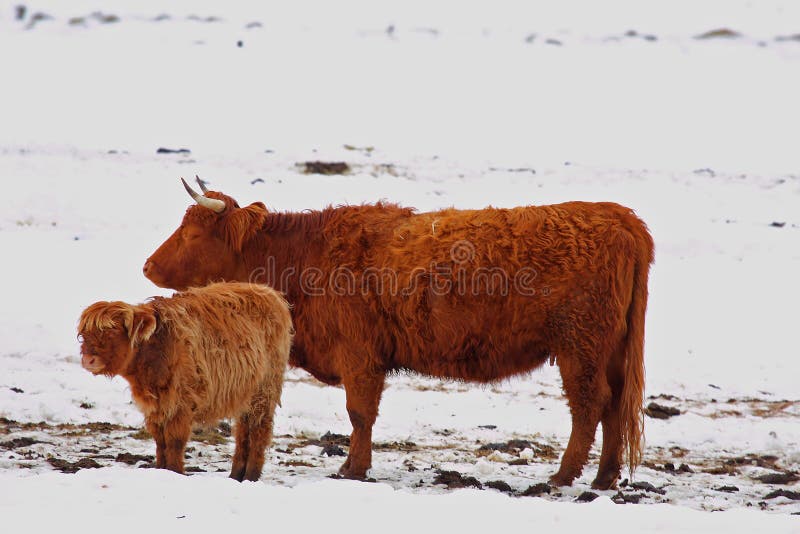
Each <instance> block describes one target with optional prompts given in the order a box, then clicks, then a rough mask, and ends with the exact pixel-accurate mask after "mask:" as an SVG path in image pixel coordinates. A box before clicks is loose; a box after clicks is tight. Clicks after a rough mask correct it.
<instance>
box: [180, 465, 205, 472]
mask: <svg viewBox="0 0 800 534" xmlns="http://www.w3.org/2000/svg"><path fill="white" fill-rule="evenodd" d="M183 471H184V473H205V472H206V470H205V469H202V468H200V467H197V466H196V465H190V466H189V467H185V468H184V469H183Z"/></svg>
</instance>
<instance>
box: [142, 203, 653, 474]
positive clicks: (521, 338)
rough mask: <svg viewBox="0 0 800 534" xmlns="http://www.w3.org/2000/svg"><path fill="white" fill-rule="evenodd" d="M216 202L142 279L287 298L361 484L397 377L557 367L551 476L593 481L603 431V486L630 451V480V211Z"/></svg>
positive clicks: (638, 335) (479, 376) (641, 287)
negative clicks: (342, 412)
mask: <svg viewBox="0 0 800 534" xmlns="http://www.w3.org/2000/svg"><path fill="white" fill-rule="evenodd" d="M207 196H208V197H211V198H216V199H220V200H223V201H224V202H225V203H226V209H225V210H224V211H223V212H222V213H219V214H217V213H214V212H212V211H211V210H209V209H206V208H203V207H200V206H193V207H191V208H189V210H188V211H187V212H186V215H185V216H184V219H183V222H182V223H181V226H180V227H179V228H178V229H177V230H176V231H175V233H174V234H173V235H172V236H171V237H170V238H169V239H168V240H167V241H166V242H165V243H164V244H163V245H161V247H160V248H159V249H158V250H156V252H155V253H154V254H153V255H152V256H151V257H150V258H149V259H148V261H147V262H146V264H145V267H144V271H145V274H146V276H147V277H148V278H150V280H152V281H153V282H154V283H156V284H157V285H159V286H162V287H171V288H176V289H180V288H183V287H186V286H189V285H195V284H201V283H207V282H209V281H213V280H220V279H224V280H258V281H261V282H263V283H266V284H268V285H272V286H276V287H280V288H281V289H283V290H284V291H286V292H287V298H288V300H289V302H291V303H292V305H293V308H294V311H293V319H294V323H295V326H296V328H297V336H296V338H295V342H294V346H293V349H292V356H291V360H290V363H292V364H293V365H296V366H300V367H302V368H304V369H306V370H307V371H308V372H310V373H311V374H312V375H314V376H315V377H316V378H318V379H319V380H321V381H323V382H325V383H328V384H340V383H341V384H343V385H344V388H345V391H346V395H347V410H348V412H349V415H350V420H351V423H352V425H353V433H352V436H351V448H350V454H349V456H348V458H347V460H346V462H345V463H344V465H343V466H342V468H341V470H340V473H341V474H342V475H344V476H346V477H352V478H362V477H364V476H365V474H366V471H367V469H368V468H369V467H370V464H371V454H372V452H371V439H372V426H373V423H374V422H375V418H376V416H377V414H378V404H379V402H380V398H381V392H382V390H383V385H384V377H385V375H386V373H388V372H391V371H394V370H404V369H405V370H413V371H416V372H419V373H424V374H426V375H430V376H436V377H443V378H453V379H460V380H467V381H474V382H490V381H495V380H501V379H503V378H506V377H509V376H512V375H516V374H520V373H525V372H527V371H530V370H532V369H535V368H536V367H539V366H541V365H542V364H543V363H544V362H546V361H547V360H548V359H554V360H555V361H556V362H557V364H558V366H559V370H560V372H561V376H562V379H563V387H564V392H565V394H566V397H567V401H568V403H569V406H570V410H571V413H572V434H571V436H570V439H569V444H568V445H567V449H566V451H565V453H564V456H563V458H562V462H561V468H560V469H559V470H558V472H557V473H556V474H555V475H553V477H552V478H551V481H552V482H553V483H554V484H558V485H569V484H571V483H572V481H573V480H574V479H575V478H576V477H577V476H578V475H579V474H580V473H581V471H582V469H583V466H584V465H585V464H586V461H587V459H588V454H589V449H590V447H591V444H592V442H593V441H594V436H595V431H596V428H597V425H598V423H601V424H602V427H603V449H602V455H601V458H600V468H599V471H598V474H597V478H595V480H594V482H593V486H594V487H596V488H603V489H604V488H609V487H612V486H613V485H614V483H615V481H616V480H617V478H618V477H619V474H620V469H621V462H622V456H623V449H627V456H628V464H629V467H630V470H631V471H633V469H634V468H635V466H636V465H637V463H638V462H639V460H640V458H641V451H642V428H643V420H642V394H643V388H644V360H643V344H644V318H645V307H646V304H647V278H648V272H649V267H650V263H651V262H652V261H653V241H652V239H651V237H650V235H649V233H648V231H647V228H646V226H645V225H644V223H643V222H642V221H641V220H640V219H638V218H637V217H636V216H635V215H634V213H633V212H632V211H631V210H630V209H628V208H626V207H624V206H620V205H618V204H613V203H586V202H568V203H565V204H558V205H552V206H539V207H534V206H530V207H520V208H514V209H493V208H488V209H483V210H470V211H466V210H455V209H447V210H443V211H438V212H433V213H420V214H416V213H414V211H413V210H411V209H407V208H401V207H398V206H396V205H392V204H377V205H364V206H345V207H340V208H328V209H326V210H323V211H311V212H304V213H272V212H269V211H268V210H267V209H266V208H265V207H264V205H263V204H261V203H260V202H256V203H254V204H251V205H250V206H247V207H245V208H240V207H239V206H238V204H237V203H236V201H235V200H233V199H232V198H230V197H228V196H226V195H223V194H221V193H217V192H209V193H208V194H207ZM340 275H342V276H340ZM520 275H522V276H520ZM495 276H497V277H496V278H495ZM503 276H505V280H506V285H505V286H504V285H503ZM382 277H386V278H383V279H382ZM342 281H343V282H344V284H345V287H344V288H342V287H341V283H340V282H342ZM509 285H510V287H509ZM320 286H321V288H320ZM504 288H505V289H506V290H505V291H503V289H504Z"/></svg>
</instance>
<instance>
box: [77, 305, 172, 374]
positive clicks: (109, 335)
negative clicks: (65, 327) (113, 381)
mask: <svg viewBox="0 0 800 534" xmlns="http://www.w3.org/2000/svg"><path fill="white" fill-rule="evenodd" d="M156 326H157V320H156V316H155V314H154V313H153V310H152V309H151V308H149V307H148V306H147V305H142V306H131V305H130V304H126V303H124V302H119V301H116V302H95V303H94V304H92V305H91V306H89V307H88V308H86V309H85V310H84V311H83V313H82V314H81V318H80V321H79V322H78V337H79V339H80V342H81V365H82V366H83V368H84V369H86V370H87V371H89V372H91V373H92V374H95V375H98V374H104V375H107V376H114V375H117V374H122V373H124V372H125V370H126V369H127V368H128V366H129V365H130V362H131V360H132V358H133V356H134V354H135V352H136V347H137V346H139V345H140V344H141V343H143V342H145V341H147V340H148V339H150V336H152V335H153V332H155V330H156Z"/></svg>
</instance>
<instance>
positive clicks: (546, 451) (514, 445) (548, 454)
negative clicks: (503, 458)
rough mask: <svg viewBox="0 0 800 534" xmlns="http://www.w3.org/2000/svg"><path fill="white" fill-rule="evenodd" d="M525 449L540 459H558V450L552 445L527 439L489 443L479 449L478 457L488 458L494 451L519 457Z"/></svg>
mask: <svg viewBox="0 0 800 534" xmlns="http://www.w3.org/2000/svg"><path fill="white" fill-rule="evenodd" d="M525 449H531V450H532V451H533V452H534V454H535V455H536V456H537V457H539V458H546V459H554V458H558V452H556V450H555V449H554V448H553V447H551V446H550V445H546V444H543V443H536V442H535V441H528V440H527V439H511V440H508V441H507V442H505V443H487V444H485V445H481V446H480V447H479V448H478V452H477V454H478V456H488V455H489V454H491V453H492V452H494V451H500V452H505V453H508V454H515V455H518V454H519V453H520V452H521V451H523V450H525ZM526 463H527V461H526Z"/></svg>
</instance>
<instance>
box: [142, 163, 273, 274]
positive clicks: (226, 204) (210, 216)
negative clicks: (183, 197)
mask: <svg viewBox="0 0 800 534" xmlns="http://www.w3.org/2000/svg"><path fill="white" fill-rule="evenodd" d="M181 181H183V185H184V187H185V188H186V191H187V192H188V193H189V195H190V196H191V197H192V198H193V199H194V200H195V202H196V203H197V204H196V205H193V206H191V207H189V209H188V210H186V214H185V215H184V216H183V221H182V222H181V225H180V226H179V227H178V229H177V230H175V231H174V232H173V233H172V235H171V236H169V238H167V240H166V241H165V242H164V243H163V244H162V245H161V246H160V247H158V249H157V250H156V251H155V252H154V253H153V254H152V255H151V256H150V257H149V258H148V259H147V261H146V262H145V264H144V268H143V271H144V275H145V276H146V277H147V278H148V279H150V281H152V282H153V283H154V284H156V285H157V286H159V287H165V288H171V289H177V290H185V289H187V288H189V287H196V286H204V285H206V284H209V283H210V282H217V281H225V280H227V281H237V280H238V281H247V277H248V273H247V269H246V268H245V266H244V262H243V259H242V249H243V247H244V246H245V245H246V243H247V242H248V241H249V240H250V239H252V237H253V236H255V234H256V233H257V232H258V230H259V229H260V228H261V227H262V226H263V224H264V221H265V219H266V217H267V209H266V207H265V206H264V204H262V203H261V202H254V203H253V204H250V205H249V206H247V207H245V208H240V207H239V204H238V203H237V202H236V201H235V200H234V199H232V198H231V197H229V196H227V195H224V194H222V193H218V192H216V191H208V190H206V188H205V186H204V185H203V183H202V182H201V181H200V179H199V178H198V179H197V181H198V183H199V184H200V187H201V188H202V190H203V194H202V195H201V194H198V193H197V192H195V191H194V190H193V189H192V188H191V187H189V185H188V184H187V183H186V181H185V180H183V178H181Z"/></svg>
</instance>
